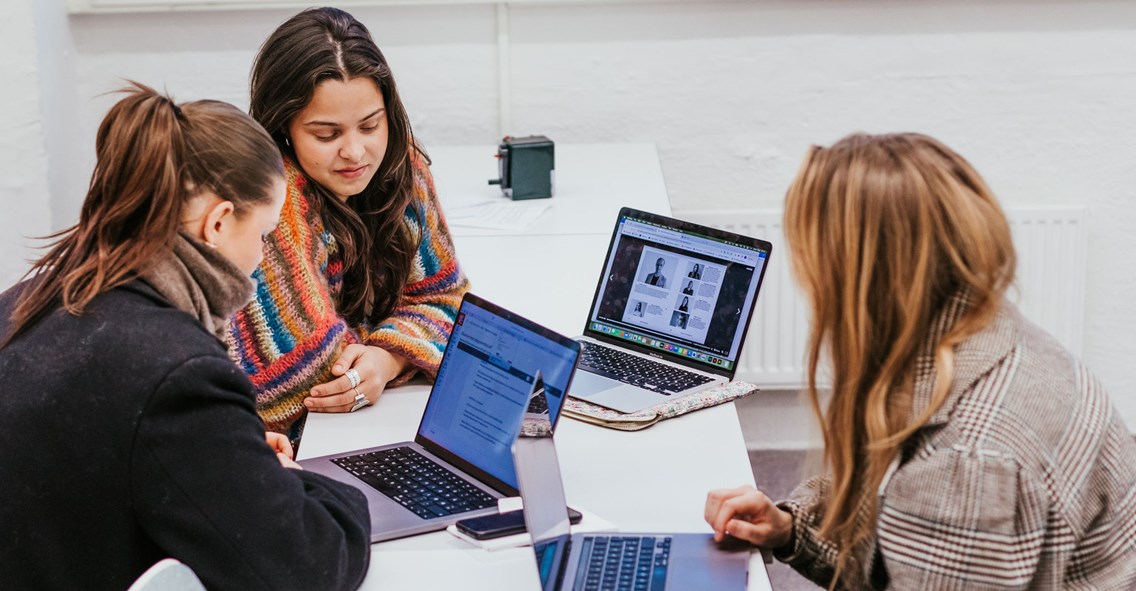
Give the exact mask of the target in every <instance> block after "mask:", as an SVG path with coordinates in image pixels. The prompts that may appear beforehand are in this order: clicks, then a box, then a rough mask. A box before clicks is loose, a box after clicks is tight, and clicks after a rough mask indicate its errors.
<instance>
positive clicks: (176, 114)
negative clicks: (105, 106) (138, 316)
mask: <svg viewBox="0 0 1136 591" xmlns="http://www.w3.org/2000/svg"><path fill="white" fill-rule="evenodd" d="M122 92H123V94H125V97H123V98H122V99H121V100H119V101H118V102H117V103H116V104H115V105H114V106H113V107H111V109H110V111H109V112H108V113H107V115H106V117H104V118H103V121H102V123H101V124H100V125H99V131H98V135H97V136H96V138H95V155H96V161H95V170H94V173H93V174H92V176H91V185H90V188H88V190H87V197H86V199H85V200H84V201H83V207H82V210H81V211H80V214H79V222H78V223H77V224H75V225H74V226H72V227H70V228H68V229H66V230H63V231H61V232H58V233H56V234H53V235H51V236H48V239H49V240H55V242H54V243H51V244H49V245H48V251H47V253H46V254H45V255H44V256H43V258H41V259H39V260H38V261H36V262H35V263H34V264H33V265H32V268H31V269H30V270H29V271H28V273H27V275H25V278H29V277H30V278H31V279H30V282H29V283H28V286H27V287H26V288H25V289H24V290H23V291H22V292H21V293H20V295H19V297H18V299H17V300H16V305H15V308H14V309H13V311H12V317H11V326H10V328H9V330H8V334H7V335H5V336H4V340H3V344H0V346H5V345H7V344H8V343H9V342H11V341H12V340H13V339H15V338H16V337H18V336H19V335H21V334H22V333H24V332H25V331H26V330H27V329H29V328H31V327H32V326H33V325H34V324H35V323H36V322H38V321H39V320H41V319H42V318H43V317H44V316H46V315H47V314H48V313H50V312H51V311H53V310H55V309H56V308H59V307H62V308H63V309H64V310H66V311H67V312H68V313H71V314H75V315H78V314H81V313H82V312H83V310H84V309H85V308H86V306H87V305H88V304H89V303H90V302H91V300H93V299H95V297H96V296H98V295H99V294H102V293H104V292H107V291H110V290H111V289H114V288H115V287H118V286H120V285H123V284H125V283H127V282H129V281H131V280H133V279H134V278H135V277H137V276H138V275H139V274H140V273H141V272H143V271H145V269H146V268H147V265H148V264H150V263H152V262H153V261H155V260H158V259H160V256H159V255H161V254H162V253H163V252H168V251H169V250H170V249H172V248H173V244H174V239H175V237H176V235H177V231H178V227H179V225H180V223H181V217H182V211H183V209H184V206H185V204H186V203H187V202H188V201H189V200H190V199H192V198H193V197H195V196H196V195H198V194H199V193H200V192H201V191H204V190H209V191H212V192H213V193H216V194H217V195H218V196H219V197H221V198H222V199H225V200H228V201H231V202H232V203H233V207H234V208H235V210H236V212H237V215H243V214H244V213H246V212H247V211H248V210H249V209H250V208H251V207H253V206H256V205H259V204H263V203H270V202H271V201H272V196H271V194H270V192H271V190H272V187H273V183H275V182H278V181H279V179H280V178H281V177H283V176H284V162H283V160H282V159H281V157H280V151H279V150H277V149H276V146H275V144H274V143H273V141H272V140H271V139H270V138H269V137H268V134H266V133H265V132H264V130H263V129H261V127H260V126H259V125H257V124H256V122H255V121H253V119H252V118H251V117H249V116H248V115H246V114H245V113H244V112H242V111H241V110H240V109H238V108H236V107H234V106H233V105H230V104H228V103H223V102H219V101H209V100H203V101H194V102H190V103H185V104H182V105H177V104H176V103H174V101H173V100H172V99H171V98H169V97H168V96H165V95H163V94H160V93H158V92H157V91H155V90H153V89H152V88H149V87H147V86H144V85H142V84H138V83H137V82H132V83H130V86H129V87H127V88H125V89H124V90H123V91H122Z"/></svg>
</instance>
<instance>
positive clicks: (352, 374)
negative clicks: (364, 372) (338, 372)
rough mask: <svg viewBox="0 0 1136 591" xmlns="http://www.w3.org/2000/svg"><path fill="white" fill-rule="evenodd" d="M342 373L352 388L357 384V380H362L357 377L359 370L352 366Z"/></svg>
mask: <svg viewBox="0 0 1136 591" xmlns="http://www.w3.org/2000/svg"><path fill="white" fill-rule="evenodd" d="M343 375H345V376H347V379H348V380H350V381H351V387H352V388H354V387H355V386H358V385H359V382H362V381H363V380H361V379H360V378H359V372H358V370H356V369H355V368H354V367H352V368H351V369H349V370H347V371H345V372H343Z"/></svg>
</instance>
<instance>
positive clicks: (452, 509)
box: [300, 293, 580, 542]
mask: <svg viewBox="0 0 1136 591" xmlns="http://www.w3.org/2000/svg"><path fill="white" fill-rule="evenodd" d="M579 352H580V345H579V343H577V342H576V341H574V340H573V339H571V338H568V337H565V336H563V335H560V334H557V333H556V332H553V331H551V330H549V329H547V328H544V327H543V326H540V325H538V324H536V323H534V322H532V321H529V320H527V319H525V318H523V317H521V316H519V315H517V314H514V313H512V312H509V311H508V310H505V309H503V308H501V307H500V306H497V305H494V304H492V303H490V302H488V301H486V300H484V299H482V298H479V297H477V296H476V295H473V294H469V293H467V294H466V295H465V297H464V298H463V299H462V304H461V307H460V308H459V309H458V314H457V318H456V319H455V321H454V328H453V332H452V333H451V335H450V340H449V343H448V344H447V345H446V351H445V354H444V355H443V356H442V363H441V366H440V367H439V369H438V377H437V379H435V381H434V386H433V388H431V390H430V398H429V400H428V401H427V402H426V409H425V411H424V412H423V414H422V421H421V423H420V424H419V426H418V433H417V435H415V437H414V441H412V442H411V441H407V442H401V443H395V444H390V445H383V446H378V447H372V448H369V449H363V450H357V451H352V452H345V453H341V454H333V455H328V456H323V457H319V458H311V459H307V460H303V461H301V462H300V465H301V466H303V468H304V469H305V470H309V471H311V472H318V473H320V474H324V475H326V476H329V477H331V478H334V479H336V480H339V481H342V482H346V483H348V484H351V485H352V486H355V487H356V488H358V489H359V490H361V491H363V494H364V495H365V496H366V497H367V503H368V505H369V506H370V511H371V541H372V542H379V541H383V540H389V539H394V538H400V537H405V536H409V535H414V534H419V533H425V532H431V531H438V530H442V529H445V528H446V526H448V525H449V524H451V523H454V522H455V521H458V520H459V519H465V518H467V517H475V516H479V515H488V514H492V513H496V512H497V500H498V499H500V498H502V497H511V496H516V494H517V479H516V472H515V471H514V466H513V457H512V452H511V448H512V444H513V438H514V437H515V436H516V433H517V431H518V429H519V428H520V426H521V424H522V421H526V422H531V421H532V420H534V419H542V420H543V421H545V422H547V423H548V424H550V425H555V424H556V421H557V419H558V418H559V416H560V413H559V411H560V406H561V405H560V403H562V402H563V399H564V396H565V393H566V392H567V391H568V388H569V385H570V382H571V380H572V375H573V372H574V371H575V368H576V361H577V358H578V356H579ZM541 394H543V396H544V397H547V401H548V403H543V404H542V403H538V404H533V403H532V400H531V399H532V398H533V396H534V395H536V396H537V397H540V395H541ZM542 402H543V400H542Z"/></svg>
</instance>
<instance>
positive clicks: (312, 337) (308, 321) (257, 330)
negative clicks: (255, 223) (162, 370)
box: [228, 162, 356, 439]
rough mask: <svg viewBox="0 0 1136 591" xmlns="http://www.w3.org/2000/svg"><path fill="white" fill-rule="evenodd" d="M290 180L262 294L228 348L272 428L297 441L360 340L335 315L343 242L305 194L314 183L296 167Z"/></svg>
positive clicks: (259, 273) (259, 286)
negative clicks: (312, 407) (314, 393)
mask: <svg viewBox="0 0 1136 591" xmlns="http://www.w3.org/2000/svg"><path fill="white" fill-rule="evenodd" d="M285 180H286V183H287V187H288V189H287V195H286V197H285V200H284V206H283V209H282V210H281V213H280V222H279V223H278V224H277V226H276V229H275V230H274V231H273V232H272V233H271V234H270V235H269V236H268V237H267V239H266V240H265V246H264V260H263V261H262V262H261V264H260V267H259V268H258V269H257V270H256V272H255V273H254V274H253V278H254V279H255V280H256V294H255V296H254V298H253V300H252V301H251V302H249V303H248V304H247V305H246V306H245V307H244V308H243V309H241V310H239V311H237V313H236V314H235V315H234V316H233V317H232V318H231V319H230V321H229V333H228V337H229V338H228V342H229V353H230V356H231V357H232V358H233V360H234V361H236V362H237V364H238V365H239V366H240V367H241V369H243V370H244V372H245V373H246V374H247V375H248V376H249V380H250V381H251V382H252V384H253V388H254V390H255V392H256V406H257V412H258V413H259V414H260V416H261V418H262V419H264V422H265V428H266V429H268V430H271V431H277V432H280V433H286V434H290V436H291V437H292V438H293V439H295V438H297V437H298V436H299V435H300V433H299V430H298V429H299V427H300V425H302V423H298V422H297V421H298V419H300V418H301V417H302V416H303V415H304V412H305V410H304V404H303V403H304V398H306V397H307V396H308V392H309V391H310V390H311V389H312V387H314V386H317V385H319V384H322V383H324V382H327V381H328V380H330V379H331V378H332V374H331V365H332V363H333V362H334V361H335V360H336V358H338V357H339V354H340V353H341V352H342V351H343V347H344V345H345V344H347V343H348V342H353V341H355V340H356V337H355V336H354V335H352V334H351V332H352V331H351V330H350V328H349V327H348V326H347V324H346V323H345V322H344V320H343V319H342V318H341V317H340V316H339V314H338V312H337V311H336V309H335V302H334V299H333V294H332V286H331V279H329V278H341V277H342V269H339V268H337V267H339V266H340V265H341V263H340V262H338V261H333V260H330V259H329V256H328V255H329V252H328V251H329V249H334V248H335V242H334V240H329V239H328V237H326V236H325V235H324V234H325V231H324V226H323V221H322V219H321V218H320V216H319V213H318V211H316V208H315V207H314V206H313V204H312V203H311V202H309V200H308V197H307V196H306V195H305V194H304V185H305V183H306V178H305V177H304V175H303V174H302V173H301V172H300V171H299V170H298V169H297V168H296V166H295V165H294V164H293V163H291V162H289V163H288V165H287V166H286V170H285ZM294 427H296V429H293V428H294ZM289 431H292V432H291V433H289Z"/></svg>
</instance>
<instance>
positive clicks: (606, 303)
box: [589, 217, 766, 369]
mask: <svg viewBox="0 0 1136 591" xmlns="http://www.w3.org/2000/svg"><path fill="white" fill-rule="evenodd" d="M765 262H766V253H764V252H762V251H761V250H758V249H755V248H753V247H748V246H745V245H741V244H736V243H733V242H729V241H726V240H721V239H716V238H714V237H710V236H703V235H699V234H696V233H691V232H684V231H681V230H680V229H677V228H670V227H665V226H660V225H657V224H651V223H648V222H645V221H642V220H636V219H634V218H629V217H628V218H623V219H622V220H621V221H620V225H619V230H618V233H617V235H616V237H615V244H614V246H613V247H612V249H611V253H610V257H609V259H608V261H607V266H606V269H605V273H604V276H603V281H602V284H601V285H600V292H599V296H600V297H598V298H596V304H595V308H594V309H593V310H592V317H591V320H590V322H589V328H590V329H591V330H598V331H600V332H602V333H605V334H607V335H610V336H615V337H617V338H623V339H625V340H630V341H634V342H637V343H639V344H644V345H647V346H651V347H654V348H657V349H660V350H662V351H664V352H668V353H672V354H679V355H683V356H685V357H689V358H692V359H695V360H697V361H702V362H704V363H707V364H711V365H715V366H718V367H722V368H725V369H733V366H734V365H735V362H736V360H737V351H738V349H739V346H740V343H741V340H742V337H743V336H744V335H743V334H742V331H741V330H739V328H740V327H741V326H744V321H745V319H747V318H748V317H749V313H750V307H751V305H752V301H753V297H752V296H753V295H754V294H755V293H756V290H757V288H758V284H759V282H760V279H761V271H762V268H763V267H764V265H765Z"/></svg>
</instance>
